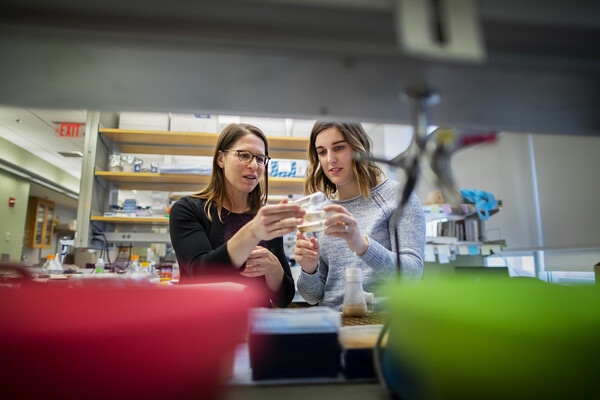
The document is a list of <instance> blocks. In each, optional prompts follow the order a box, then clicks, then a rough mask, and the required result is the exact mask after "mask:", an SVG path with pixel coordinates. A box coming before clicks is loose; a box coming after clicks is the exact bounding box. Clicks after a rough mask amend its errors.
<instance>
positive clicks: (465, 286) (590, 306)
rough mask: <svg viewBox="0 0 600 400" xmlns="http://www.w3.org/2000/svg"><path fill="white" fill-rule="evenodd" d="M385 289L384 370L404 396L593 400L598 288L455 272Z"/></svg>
mask: <svg viewBox="0 0 600 400" xmlns="http://www.w3.org/2000/svg"><path fill="white" fill-rule="evenodd" d="M388 290H389V304H388V306H389V311H390V319H391V320H390V337H389V342H388V348H387V349H386V351H387V355H388V356H391V358H392V360H393V364H394V366H392V367H389V366H388V367H387V368H388V370H387V371H386V372H387V376H388V377H391V379H388V382H389V385H390V386H391V387H393V388H394V390H395V391H396V392H397V394H399V395H400V396H401V397H402V398H404V399H588V398H590V399H592V398H593V399H600V383H598V381H599V378H600V290H599V288H598V287H597V286H596V287H593V286H586V287H574V286H557V285H553V284H547V283H544V282H541V281H539V280H536V279H533V278H511V279H506V278H505V279H492V280H487V281H481V282H479V283H474V282H473V281H472V280H469V281H467V280H461V279H459V278H456V279H451V280H448V279H444V280H439V281H438V280H433V281H423V282H420V283H416V284H412V285H409V284H402V283H397V284H395V285H392V286H390V287H388ZM390 369H392V370H390ZM407 382H408V383H410V384H408V385H407V384H406V383H407ZM405 388H406V391H405V390H404V389H405Z"/></svg>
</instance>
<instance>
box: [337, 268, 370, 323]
mask: <svg viewBox="0 0 600 400" xmlns="http://www.w3.org/2000/svg"><path fill="white" fill-rule="evenodd" d="M342 313H343V314H344V315H347V316H349V317H363V316H365V315H367V302H366V300H365V292H363V287H362V273H361V270H360V268H346V291H345V293H344V304H343V306H342Z"/></svg>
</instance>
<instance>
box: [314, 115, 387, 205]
mask: <svg viewBox="0 0 600 400" xmlns="http://www.w3.org/2000/svg"><path fill="white" fill-rule="evenodd" d="M329 128H337V129H338V130H339V131H340V132H341V133H342V135H343V136H344V139H345V140H346V142H347V143H348V144H349V145H350V147H351V148H352V150H354V152H356V153H360V154H363V155H365V156H367V157H371V156H372V153H371V147H372V146H373V142H372V141H371V138H370V137H369V135H368V134H367V132H365V130H364V129H363V127H362V125H361V124H356V123H341V122H321V121H318V122H316V123H315V125H314V126H313V128H312V131H311V132H310V141H309V145H308V160H309V162H310V164H309V166H308V169H307V171H306V181H305V182H304V192H305V193H306V194H309V193H313V192H316V191H321V192H323V193H325V195H326V196H327V197H330V196H331V195H332V194H334V193H335V192H336V191H337V187H336V186H335V184H334V183H333V182H331V181H330V180H329V178H327V175H325V172H324V171H323V168H321V165H320V163H319V155H318V154H317V148H316V145H315V141H316V139H317V135H318V134H319V133H321V132H322V131H324V130H325V129H329ZM352 170H353V171H354V176H356V180H357V182H358V187H359V190H360V194H361V196H363V197H369V195H370V194H371V188H373V187H375V186H377V184H379V183H381V181H382V179H383V177H384V174H383V171H382V170H381V168H379V166H378V165H377V164H375V162H374V161H356V160H355V161H354V163H353V164H352Z"/></svg>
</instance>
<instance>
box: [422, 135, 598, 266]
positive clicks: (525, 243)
mask: <svg viewBox="0 0 600 400" xmlns="http://www.w3.org/2000/svg"><path fill="white" fill-rule="evenodd" d="M599 154H600V138H598V137H586V136H573V135H543V134H533V135H531V140H530V137H529V135H527V134H522V133H504V134H502V135H501V136H500V137H499V139H498V141H497V142H496V143H493V144H490V145H481V146H476V147H472V148H467V149H463V150H459V151H458V152H456V153H455V154H454V156H453V158H452V169H453V172H454V175H455V179H456V182H457V186H458V187H459V188H466V189H481V190H485V191H488V192H491V193H493V194H494V195H495V196H496V198H497V199H501V200H502V201H503V203H504V207H503V208H502V210H501V211H500V213H498V214H497V215H495V216H493V217H492V218H490V219H489V220H488V221H487V222H486V231H487V236H488V239H506V241H507V244H508V246H509V247H508V248H507V249H506V250H507V251H531V250H536V249H540V250H546V265H548V269H552V270H580V271H591V270H592V266H593V264H594V263H596V262H598V261H600V228H599V227H600V224H599V222H600V217H598V212H597V208H598V199H599V197H600V179H599V174H598V171H600V157H599V156H598V155H599ZM532 161H533V162H532ZM534 172H535V174H534ZM534 177H536V180H535V181H534ZM534 183H535V184H537V188H538V193H539V215H540V224H539V226H540V228H541V229H538V219H537V218H536V201H535V187H536V185H535V184H534ZM431 190H432V188H431V187H430V186H429V185H427V184H425V183H421V184H420V185H419V188H418V194H419V197H420V198H421V199H424V198H426V196H427V193H429V191H431ZM584 249H587V250H584ZM549 250H560V251H549ZM594 259H595V260H596V261H595V262H593V263H591V262H592V261H593V260H594Z"/></svg>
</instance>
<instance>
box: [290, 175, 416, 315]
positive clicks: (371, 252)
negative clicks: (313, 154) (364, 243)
mask: <svg viewBox="0 0 600 400" xmlns="http://www.w3.org/2000/svg"><path fill="white" fill-rule="evenodd" d="M401 189H402V187H401V186H400V184H399V183H398V182H395V181H392V180H390V179H386V180H385V181H383V182H382V183H380V184H379V185H377V186H376V187H374V188H373V189H372V190H371V196H370V197H369V198H366V199H365V198H363V197H361V196H358V197H354V198H352V199H348V200H343V201H336V200H327V202H326V203H325V204H339V205H342V206H343V207H344V208H346V210H348V211H349V212H350V213H352V215H353V216H354V218H355V219H356V221H357V223H358V227H359V228H360V230H361V233H362V234H363V235H365V236H367V238H368V240H369V248H368V249H367V251H366V252H365V254H363V255H362V256H360V257H358V256H356V255H355V254H354V253H353V252H352V251H350V249H348V246H347V244H346V242H345V241H344V240H342V239H339V238H334V237H331V236H325V234H324V233H323V232H322V231H321V232H315V233H314V234H313V235H314V236H315V237H316V238H317V240H318V241H319V245H320V246H321V249H320V252H319V264H318V267H317V271H316V272H315V273H314V274H307V273H305V272H304V271H302V272H301V273H300V277H299V278H298V291H299V292H300V294H301V295H302V297H303V298H304V300H306V301H307V302H308V303H310V304H317V303H319V305H321V306H327V307H331V308H334V309H336V310H338V311H341V309H342V303H343V300H344V289H345V284H346V277H345V276H346V268H348V267H359V268H360V269H361V270H362V278H363V289H364V290H365V291H366V292H373V293H375V296H376V297H377V296H378V286H379V284H381V283H382V282H384V281H385V280H387V279H389V278H390V277H392V276H395V273H396V252H395V248H396V247H395V244H394V236H393V235H394V233H393V227H390V226H389V225H388V222H389V220H390V219H391V216H392V214H393V212H394V210H395V209H396V207H397V205H398V202H399V199H400V190H401ZM398 233H399V234H400V239H399V240H400V249H401V252H400V254H401V255H400V257H401V263H402V276H403V279H420V278H421V275H422V273H423V257H424V249H425V215H424V213H423V209H422V208H421V204H420V202H419V199H418V198H417V196H416V194H414V193H413V194H412V195H411V198H410V200H409V203H408V204H407V206H406V208H405V210H404V214H403V216H402V218H401V220H400V222H399V224H398Z"/></svg>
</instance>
